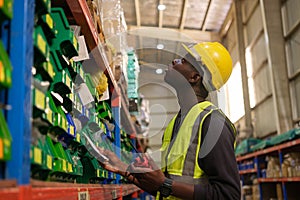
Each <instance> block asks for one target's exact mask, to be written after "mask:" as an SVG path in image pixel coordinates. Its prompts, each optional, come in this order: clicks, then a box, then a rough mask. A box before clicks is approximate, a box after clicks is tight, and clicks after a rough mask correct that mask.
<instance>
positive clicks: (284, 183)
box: [236, 139, 300, 200]
mask: <svg viewBox="0 0 300 200" xmlns="http://www.w3.org/2000/svg"><path fill="white" fill-rule="evenodd" d="M299 150H300V139H294V140H292V141H288V142H285V143H282V144H279V145H276V146H272V147H268V148H266V149H262V150H259V151H256V152H252V153H249V154H245V155H242V156H238V157H237V158H236V160H237V162H238V164H239V166H241V165H243V164H244V163H247V162H250V164H248V165H247V164H246V165H247V167H243V168H240V170H239V174H240V176H241V180H242V182H243V184H242V185H243V186H245V185H248V184H246V182H247V181H248V180H247V179H249V177H250V176H255V178H256V179H257V183H258V188H259V196H260V199H261V200H262V199H269V198H279V197H277V196H276V195H277V194H276V185H278V184H279V185H280V188H281V191H282V197H283V199H284V200H287V199H296V194H295V191H294V188H295V187H299V185H300V177H298V176H296V177H282V168H281V167H280V175H279V176H277V177H265V174H264V173H263V171H262V170H263V169H265V167H266V166H265V165H266V164H265V158H266V156H274V157H277V158H278V159H279V164H280V166H282V163H283V159H284V154H286V153H290V152H299ZM262 166H263V167H262ZM245 168H246V169H245Z"/></svg>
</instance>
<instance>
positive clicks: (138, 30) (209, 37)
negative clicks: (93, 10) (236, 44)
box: [128, 25, 220, 43]
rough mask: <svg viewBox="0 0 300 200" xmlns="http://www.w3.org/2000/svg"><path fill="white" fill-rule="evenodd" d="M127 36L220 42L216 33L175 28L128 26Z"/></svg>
mask: <svg viewBox="0 0 300 200" xmlns="http://www.w3.org/2000/svg"><path fill="white" fill-rule="evenodd" d="M128 34H129V35H135V36H141V37H148V38H156V39H162V40H171V41H179V42H189V43H191V42H201V41H220V36H219V34H218V33H217V32H206V31H200V30H188V29H183V30H181V31H180V30H179V29H175V28H173V29H172V28H157V27H148V26H141V27H137V26H130V25H129V26H128Z"/></svg>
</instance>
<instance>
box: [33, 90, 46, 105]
mask: <svg viewBox="0 0 300 200" xmlns="http://www.w3.org/2000/svg"><path fill="white" fill-rule="evenodd" d="M35 105H36V106H37V107H38V108H41V109H44V108H45V94H44V93H42V92H41V91H39V90H38V89H35Z"/></svg>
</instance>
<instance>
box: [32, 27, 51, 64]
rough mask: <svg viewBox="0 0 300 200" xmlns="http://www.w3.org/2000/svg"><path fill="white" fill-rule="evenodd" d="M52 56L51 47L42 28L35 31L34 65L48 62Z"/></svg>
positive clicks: (36, 28)
mask: <svg viewBox="0 0 300 200" xmlns="http://www.w3.org/2000/svg"><path fill="white" fill-rule="evenodd" d="M49 56H50V47H49V45H48V42H47V39H46V36H45V34H44V31H43V29H42V27H41V26H37V27H35V29H34V64H35V65H38V64H40V63H42V62H48V61H49Z"/></svg>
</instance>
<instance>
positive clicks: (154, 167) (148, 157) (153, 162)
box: [145, 154, 159, 170]
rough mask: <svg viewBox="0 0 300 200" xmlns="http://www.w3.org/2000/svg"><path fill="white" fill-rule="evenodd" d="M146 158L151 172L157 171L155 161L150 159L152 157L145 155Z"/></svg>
mask: <svg viewBox="0 0 300 200" xmlns="http://www.w3.org/2000/svg"><path fill="white" fill-rule="evenodd" d="M145 155H146V158H147V159H148V163H149V165H150V166H151V167H152V169H153V170H158V169H159V167H158V166H157V165H156V163H155V161H154V160H153V159H152V157H151V156H150V155H148V154H145Z"/></svg>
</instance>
